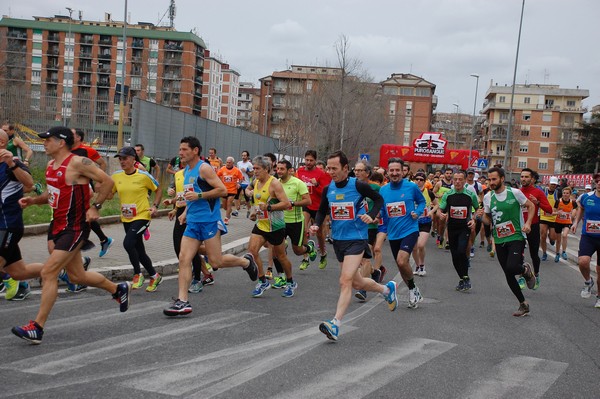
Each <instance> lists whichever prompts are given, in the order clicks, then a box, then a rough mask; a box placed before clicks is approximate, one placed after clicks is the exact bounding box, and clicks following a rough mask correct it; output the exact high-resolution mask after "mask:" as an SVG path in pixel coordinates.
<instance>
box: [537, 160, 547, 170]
mask: <svg viewBox="0 0 600 399" xmlns="http://www.w3.org/2000/svg"><path fill="white" fill-rule="evenodd" d="M538 169H540V170H546V169H548V162H541V161H540V162H538Z"/></svg>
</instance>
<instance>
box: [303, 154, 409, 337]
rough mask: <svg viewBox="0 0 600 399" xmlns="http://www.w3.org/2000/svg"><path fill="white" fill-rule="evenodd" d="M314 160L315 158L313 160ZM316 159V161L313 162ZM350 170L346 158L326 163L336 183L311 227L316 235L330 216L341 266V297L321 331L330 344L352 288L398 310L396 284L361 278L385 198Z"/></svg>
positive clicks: (331, 158)
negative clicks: (367, 201)
mask: <svg viewBox="0 0 600 399" xmlns="http://www.w3.org/2000/svg"><path fill="white" fill-rule="evenodd" d="M311 157H312V156H311ZM314 159H316V157H315V158H314ZM348 172H349V167H348V158H347V157H346V154H344V153H343V152H341V151H337V152H334V153H333V154H331V155H329V157H328V159H327V173H328V174H329V175H330V176H331V178H332V180H333V183H332V184H330V185H329V186H327V187H326V188H324V189H323V191H322V194H323V196H322V200H321V203H320V205H319V210H318V212H317V215H316V219H315V224H314V225H312V226H311V227H310V230H311V232H312V233H317V232H318V230H319V227H320V226H321V225H322V224H323V221H324V220H325V215H327V214H328V213H329V214H330V216H331V233H332V236H333V249H334V251H335V255H336V258H337V260H338V262H340V279H339V282H340V296H339V299H338V302H337V307H336V312H335V316H334V317H333V319H331V320H329V321H324V322H323V323H321V324H320V325H319V330H320V331H321V332H322V333H323V334H325V335H326V336H327V338H329V339H331V340H334V341H335V340H337V339H338V336H339V333H340V327H341V324H342V318H343V317H344V314H345V313H346V310H347V309H348V306H349V305H350V301H351V298H352V288H355V289H359V290H360V289H364V290H366V291H372V292H379V293H381V294H383V296H384V297H385V299H386V302H387V303H388V307H389V309H390V310H391V311H394V310H396V307H397V306H398V300H397V298H396V283H395V282H393V281H390V282H388V283H387V284H386V285H381V284H378V283H376V282H375V281H374V280H373V279H370V278H365V277H363V276H361V274H360V272H359V270H358V268H359V267H360V262H361V260H362V258H363V257H367V258H369V257H371V254H370V253H369V252H370V251H369V246H368V242H367V240H368V232H367V230H368V226H367V225H368V224H369V223H373V221H374V219H375V217H377V214H378V213H379V210H380V209H381V206H382V203H383V201H382V198H381V196H380V195H379V194H378V193H376V192H375V191H374V190H373V189H372V188H371V187H369V186H368V185H367V184H365V183H361V182H357V181H356V178H353V177H352V178H349V177H348ZM365 197H367V198H371V199H372V200H373V203H374V204H373V208H372V209H370V210H369V212H368V213H365V209H364V206H363V199H364V198H365Z"/></svg>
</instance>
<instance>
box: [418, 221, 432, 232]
mask: <svg viewBox="0 0 600 399" xmlns="http://www.w3.org/2000/svg"><path fill="white" fill-rule="evenodd" d="M419 233H431V222H429V223H419Z"/></svg>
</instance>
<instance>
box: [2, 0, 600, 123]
mask: <svg viewBox="0 0 600 399" xmlns="http://www.w3.org/2000/svg"><path fill="white" fill-rule="evenodd" d="M123 4H124V1H123V0H103V1H97V0H94V1H88V0H45V1H44V2H40V1H39V0H18V1H17V0H3V1H2V5H0V12H1V13H2V14H5V15H7V14H8V15H10V16H11V17H13V18H24V19H31V18H32V16H33V15H36V16H51V15H54V14H63V15H64V14H65V13H67V11H66V10H65V7H71V8H74V9H77V10H79V9H80V10H82V11H83V17H84V19H88V20H102V19H103V18H104V13H105V12H110V13H112V15H113V19H114V20H122V19H123V12H124V7H123ZM521 4H522V0H501V1H492V0H411V1H407V0H370V1H365V0H360V1H358V0H304V1H295V2H285V1H274V0H254V1H248V0H227V1H198V0H177V1H176V6H177V16H176V18H175V27H176V29H178V30H180V31H190V30H191V29H193V28H196V30H197V32H198V34H199V36H201V37H202V38H203V39H204V41H205V42H206V44H207V45H208V47H209V49H210V50H211V53H212V54H213V55H219V56H220V58H221V59H222V60H223V61H224V62H228V63H229V64H230V65H231V67H232V68H234V69H236V70H237V71H238V72H240V73H241V80H242V81H249V82H255V83H256V84H257V85H258V79H259V78H262V77H264V76H268V75H270V74H271V73H272V72H273V71H279V70H285V69H287V67H288V66H290V65H292V64H293V65H318V66H325V65H327V66H337V60H336V54H335V49H334V44H335V42H336V41H337V40H338V39H339V37H340V36H341V35H345V36H347V37H348V39H349V41H350V49H349V55H350V57H352V58H355V59H359V60H360V61H361V62H362V65H363V68H364V69H365V70H366V71H367V72H368V74H369V75H370V76H372V77H373V79H374V80H375V81H382V80H384V79H386V78H387V77H389V76H390V75H391V74H392V73H412V74H415V75H418V76H421V77H423V78H424V79H426V80H428V81H430V82H432V83H434V84H435V85H436V86H437V88H436V93H435V94H436V95H437V96H438V108H437V110H438V111H439V112H455V111H456V108H455V107H454V106H453V105H452V104H453V103H458V104H459V106H460V112H463V113H468V114H470V113H472V112H473V102H474V97H475V81H476V79H475V78H473V77H470V76H469V75H471V74H473V73H476V74H478V75H479V76H480V80H479V91H478V97H477V110H480V109H481V108H482V104H483V98H484V95H485V92H486V91H487V89H488V88H489V86H490V82H491V81H492V80H493V81H494V83H498V84H499V85H505V84H507V85H510V84H511V83H512V79H513V71H514V62H515V54H516V47H517V37H518V30H519V17H520V13H521ZM168 6H169V1H168V0H160V1H158V0H129V2H128V9H129V14H130V16H131V17H130V22H132V23H137V22H138V21H144V22H153V23H155V24H156V23H158V21H159V19H160V18H161V17H162V16H163V15H164V14H165V12H166V11H167V8H168ZM67 14H68V13H67ZM599 16H600V1H598V0H568V1H565V0H526V4H525V13H524V19H523V32H522V36H521V48H520V53H519V64H518V69H517V83H525V82H527V83H542V84H543V83H546V84H555V85H560V86H561V87H562V88H576V87H577V86H579V88H582V89H588V90H589V92H590V97H589V98H588V99H586V100H585V101H584V104H585V105H586V106H588V108H589V109H591V107H592V106H594V105H597V104H600V52H599V51H598V49H597V43H598V39H599V38H600V24H599V23H598V18H599ZM74 17H76V13H75V14H74ZM163 22H164V23H166V22H168V18H167V17H166V16H165V17H164V20H163ZM257 87H258V86H257Z"/></svg>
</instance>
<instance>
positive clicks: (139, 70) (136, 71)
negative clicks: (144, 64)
mask: <svg viewBox="0 0 600 399" xmlns="http://www.w3.org/2000/svg"><path fill="white" fill-rule="evenodd" d="M130 74H131V75H134V76H141V75H142V68H140V67H133V68H131V72H130Z"/></svg>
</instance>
